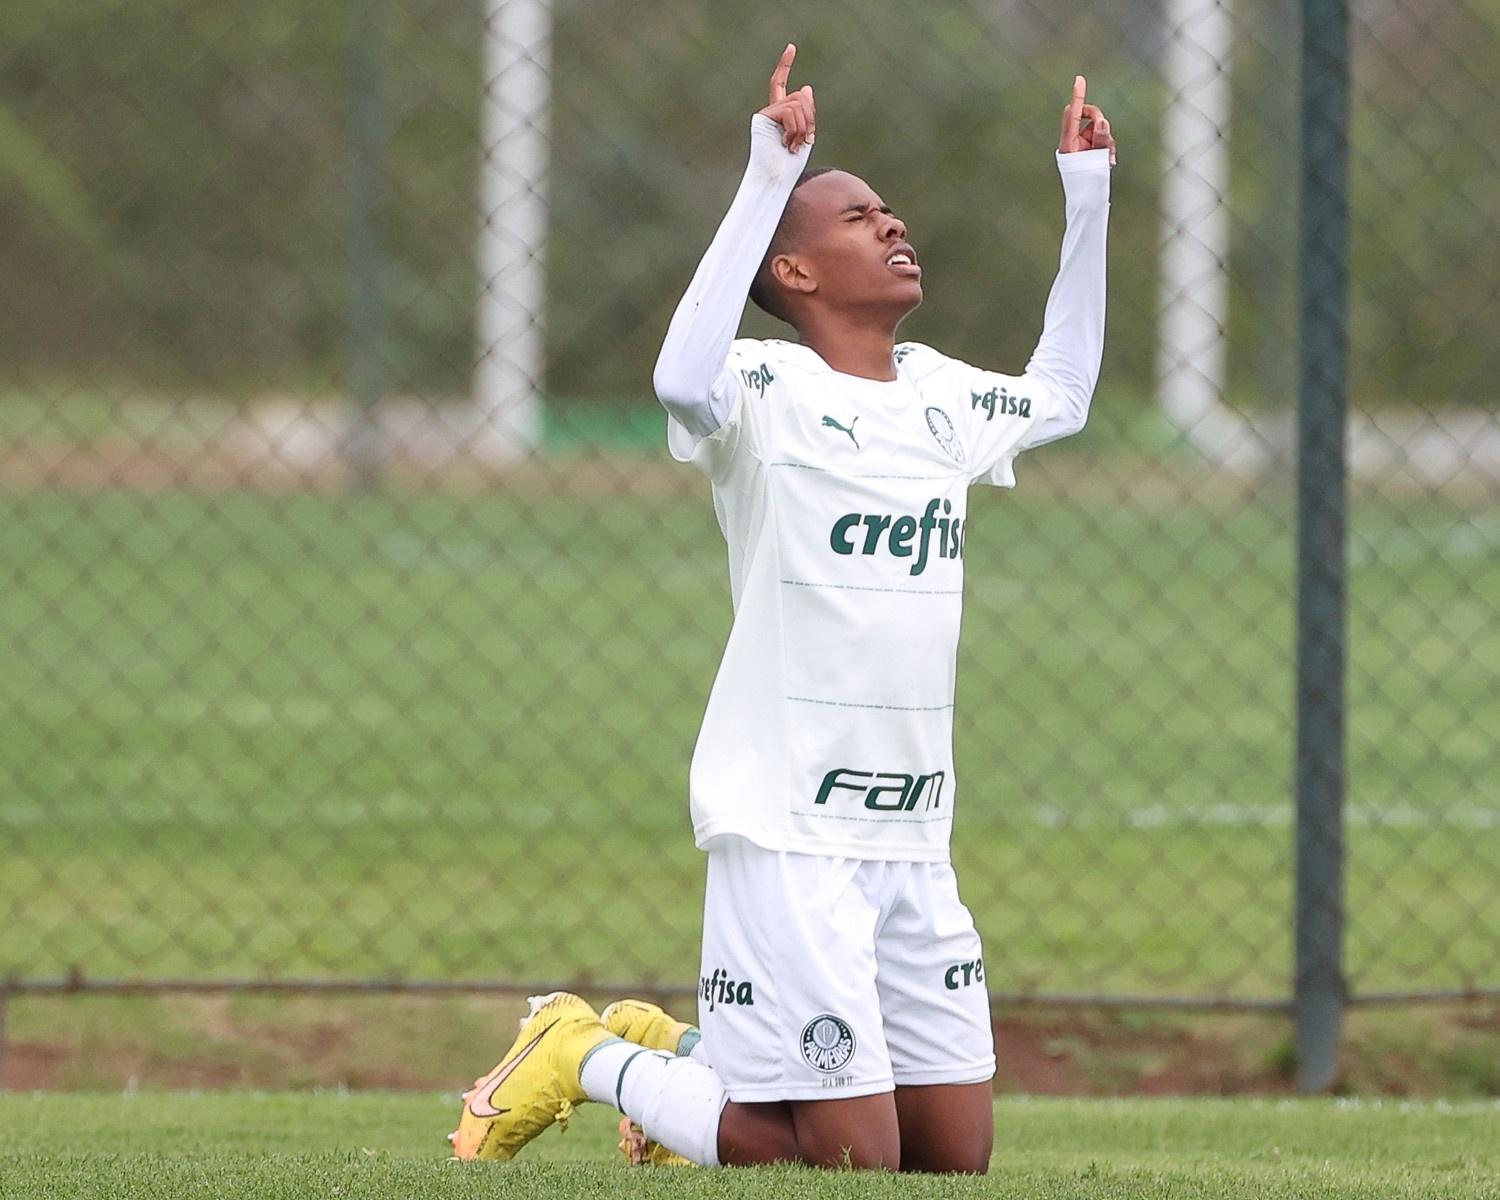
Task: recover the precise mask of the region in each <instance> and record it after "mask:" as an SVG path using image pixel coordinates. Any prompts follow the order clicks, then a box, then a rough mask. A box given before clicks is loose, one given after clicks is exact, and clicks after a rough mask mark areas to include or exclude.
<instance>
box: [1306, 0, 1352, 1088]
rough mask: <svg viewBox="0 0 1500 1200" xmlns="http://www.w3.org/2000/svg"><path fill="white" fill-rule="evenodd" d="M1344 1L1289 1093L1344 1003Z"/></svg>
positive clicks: (1323, 73) (1313, 176) (1316, 332)
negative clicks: (1294, 1071)
mask: <svg viewBox="0 0 1500 1200" xmlns="http://www.w3.org/2000/svg"><path fill="white" fill-rule="evenodd" d="M1348 26H1349V13H1348V0H1303V3H1302V140H1301V145H1302V162H1301V172H1300V175H1301V214H1302V219H1301V233H1300V243H1301V244H1300V251H1299V258H1300V267H1301V269H1300V281H1299V293H1298V307H1299V313H1298V318H1299V325H1300V330H1301V353H1300V358H1301V361H1300V365H1299V388H1298V409H1299V415H1298V446H1299V450H1298V458H1297V751H1296V753H1297V772H1296V775H1297V900H1296V907H1297V913H1296V928H1297V933H1296V965H1295V970H1296V975H1295V985H1294V986H1295V996H1294V1007H1295V1013H1296V1026H1297V1087H1298V1089H1299V1090H1300V1091H1304V1092H1314V1091H1323V1090H1325V1089H1326V1088H1328V1087H1329V1086H1330V1085H1331V1084H1332V1083H1333V1082H1334V1079H1335V1077H1336V1075H1337V1072H1338V1056H1339V1034H1340V1027H1341V1024H1342V1020H1343V1006H1344V970H1343V940H1344V925H1343V922H1344V905H1343V881H1344V880H1343V876H1344V831H1343V802H1344V704H1345V681H1344V657H1345V655H1344V651H1345V647H1344V624H1345V612H1346V607H1347V595H1346V579H1345V568H1346V560H1347V546H1346V534H1345V507H1346V496H1345V492H1346V481H1345V462H1344V454H1345V451H1344V425H1345V408H1346V405H1347V400H1348V396H1347V389H1348V341H1349V321H1348V293H1349V195H1348V155H1349V145H1348V114H1349V39H1348Z"/></svg>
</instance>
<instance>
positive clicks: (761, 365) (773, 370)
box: [728, 338, 832, 394]
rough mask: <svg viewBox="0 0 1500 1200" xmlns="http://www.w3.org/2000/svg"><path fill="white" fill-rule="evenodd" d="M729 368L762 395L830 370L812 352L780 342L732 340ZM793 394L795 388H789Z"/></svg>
mask: <svg viewBox="0 0 1500 1200" xmlns="http://www.w3.org/2000/svg"><path fill="white" fill-rule="evenodd" d="M728 365H729V367H730V369H731V370H733V371H735V372H736V373H737V374H738V375H739V377H740V379H741V380H742V381H743V382H745V383H746V384H748V385H749V386H750V387H752V388H754V389H755V390H756V391H758V392H761V393H762V394H764V393H765V392H766V391H767V390H769V389H770V388H771V386H772V385H773V384H777V383H792V382H793V381H795V380H797V379H800V378H802V377H804V376H808V375H820V374H827V373H828V372H829V371H830V370H831V369H832V368H830V367H829V365H828V364H827V363H826V362H824V361H823V359H822V358H821V357H820V356H819V355H818V353H817V352H816V351H814V350H810V349H808V348H807V347H806V346H802V345H799V344H798V343H796V342H786V341H782V340H781V339H780V338H736V339H735V340H734V342H733V343H732V344H731V345H730V348H729V364H728ZM793 390H795V384H794V386H793Z"/></svg>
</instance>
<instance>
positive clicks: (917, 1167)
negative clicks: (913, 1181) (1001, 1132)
mask: <svg viewBox="0 0 1500 1200" xmlns="http://www.w3.org/2000/svg"><path fill="white" fill-rule="evenodd" d="M901 1169H902V1170H903V1171H906V1172H909V1173H912V1174H922V1175H988V1174H989V1173H990V1147H988V1146H975V1147H972V1148H965V1149H962V1150H957V1151H938V1152H937V1153H930V1154H921V1155H916V1154H907V1155H906V1157H905V1159H904V1160H903V1162H902V1164H901Z"/></svg>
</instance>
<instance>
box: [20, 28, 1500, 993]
mask: <svg viewBox="0 0 1500 1200" xmlns="http://www.w3.org/2000/svg"><path fill="white" fill-rule="evenodd" d="M788 37H793V38H795V39H796V40H797V41H798V43H799V46H800V47H801V50H800V53H799V57H798V61H797V67H796V71H795V74H794V79H793V83H794V85H795V84H799V83H801V82H812V83H814V85H815V86H816V88H817V92H818V98H819V108H820V118H821V119H820V124H821V128H820V130H819V133H820V137H819V140H818V147H817V153H816V160H817V161H818V162H821V163H823V164H836V165H840V166H843V167H846V168H847V169H851V170H854V171H856V172H857V173H859V174H861V175H863V176H864V177H866V178H867V179H868V180H870V182H871V183H872V184H873V185H874V186H875V188H876V189H877V190H878V191H880V192H881V193H882V195H883V196H884V198H885V199H886V200H887V201H888V202H889V203H890V204H891V205H892V206H893V207H894V208H895V210H896V211H897V212H898V213H899V214H900V215H901V216H903V217H904V218H905V219H906V221H907V222H908V224H909V226H910V228H911V230H912V237H913V240H914V241H915V243H916V244H917V246H918V247H919V248H920V250H921V252H922V257H923V263H924V267H925V269H926V276H927V291H928V299H927V302H926V304H925V305H924V307H923V308H922V309H921V310H920V311H919V312H918V313H917V314H916V315H915V316H914V317H913V318H912V319H911V321H910V322H909V323H908V325H907V326H906V327H905V329H904V331H903V332H904V334H905V336H909V337H911V338H913V339H916V340H921V341H926V342H930V343H932V344H935V345H937V346H939V347H940V348H942V349H943V350H945V351H947V352H948V353H951V354H954V355H957V356H960V357H964V358H967V359H968V360H970V361H973V362H978V363H982V364H985V365H988V366H993V367H996V368H998V369H1011V370H1015V369H1019V367H1020V365H1021V364H1023V363H1024V361H1025V359H1026V357H1027V354H1028V353H1029V350H1030V347H1031V345H1032V343H1033V341H1034V339H1035V337H1036V335H1037V333H1038V331H1039V328H1040V321H1041V311H1042V305H1043V301H1044V299H1045V295H1046V290H1047V287H1048V286H1049V284H1050V281H1051V276H1052V272H1053V268H1054V266H1055V261H1056V247H1057V243H1058V239H1059V236H1060V233H1061V204H1060V197H1059V189H1058V185H1057V181H1056V178H1055V172H1054V170H1053V167H1052V164H1051V161H1050V160H1051V151H1052V148H1053V146H1054V145H1055V138H1056V125H1057V111H1058V110H1059V108H1060V107H1061V105H1062V103H1063V101H1064V100H1065V99H1066V95H1067V91H1068V86H1069V83H1070V81H1071V79H1072V76H1073V74H1074V73H1075V71H1078V70H1082V71H1084V72H1085V73H1087V75H1088V76H1089V81H1090V98H1091V99H1095V100H1097V101H1098V102H1099V103H1101V104H1102V105H1103V106H1104V107H1105V108H1106V111H1108V112H1109V113H1110V116H1111V120H1112V124H1113V126H1114V130H1115V132H1116V134H1117V136H1118V137H1119V139H1120V145H1121V149H1120V166H1119V168H1118V170H1117V172H1116V174H1115V178H1114V209H1113V231H1112V256H1111V272H1112V276H1111V310H1110V314H1111V315H1110V341H1109V348H1108V351H1107V354H1106V362H1105V368H1104V375H1103V382H1102V384H1101V388H1100V392H1099V394H1098V396H1097V397H1096V401H1095V410H1094V417H1093V419H1092V421H1091V424H1090V427H1089V429H1088V430H1087V431H1086V432H1085V433H1084V434H1083V435H1081V436H1080V437H1078V438H1076V439H1073V440H1071V441H1069V442H1066V443H1061V444H1058V445H1055V446H1050V447H1047V448H1044V449H1042V450H1039V451H1036V452H1034V453H1033V454H1029V455H1027V456H1026V457H1025V459H1024V460H1023V462H1022V467H1021V471H1020V474H1021V481H1020V486H1019V487H1018V489H1017V490H1015V491H1014V492H1013V493H1005V494H985V495H978V494H976V496H975V497H974V501H973V508H972V510H971V523H970V538H971V544H970V545H969V547H968V550H967V554H966V562H967V564H968V574H969V580H968V585H967V596H966V615H965V632H964V641H963V645H962V648H961V652H960V668H959V693H960V694H959V697H958V707H957V724H956V739H957V755H958V771H959V775H960V778H961V780H962V783H963V788H962V793H963V794H962V801H961V804H960V807H959V811H958V815H957V827H956V832H955V837H954V846H953V850H954V857H955V860H956V862H957V865H958V870H959V877H960V880H961V881H962V883H963V886H964V892H965V898H966V900H967V902H968V903H969V905H970V907H971V908H972V909H973V910H974V913H975V916H976V918H977V919H978V922H979V926H980V929H981V931H982V933H983V935H984V937H985V942H986V966H987V977H988V980H989V982H990V985H991V987H992V988H993V989H994V991H995V992H996V993H997V994H999V995H1002V996H1011V997H1050V998H1053V999H1079V1000H1087V1001H1090V1002H1100V1001H1106V1002H1107V1001H1110V1000H1118V999H1121V998H1130V999H1133V1000H1137V1001H1140V1000H1146V1001H1157V1002H1167V1003H1174V1002H1180V1003H1192V1004H1205V1005H1210V1004H1230V1005H1256V1004H1263V1005H1275V1006H1284V1005H1285V1003H1286V997H1287V996H1288V994H1289V992H1290V989H1291V986H1292V973H1293V965H1292V964H1293V946H1292V941H1293V935H1292V912H1293V855H1294V840H1293V830H1294V817H1293V804H1292V799H1291V797H1292V785H1293V762H1294V756H1293V750H1294V747H1293V728H1294V701H1295V690H1294V672H1293V663H1294V650H1295V633H1296V629H1295V583H1296V575H1295V569H1296V554H1295V540H1294V530H1295V526H1296V521H1297V511H1296V492H1295V488H1294V487H1293V460H1294V457H1295V455H1294V450H1295V438H1294V429H1295V413H1296V389H1297V366H1296V353H1295V347H1296V344H1297V328H1296V291H1295V288H1296V279H1297V221H1296V212H1297V175H1298V162H1297V151H1296V147H1297V129H1298V125H1297V107H1296V105H1297V95H1298V79H1297V48H1298V45H1299V35H1298V28H1297V12H1296V10H1295V7H1294V6H1293V5H1292V4H1291V3H1290V2H1289V0H1217V2H1216V0H1168V2H1167V3H1165V4H1164V5H1158V4H1156V3H1149V4H1148V3H1145V2H1144V0H1131V2H1129V3H1113V4H1085V5H1083V6H1082V7H1081V8H1080V7H1079V6H1076V5H1075V6H1071V7H1069V8H1067V9H1066V10H1064V9H1060V8H1057V7H1055V6H1048V5H1044V4H1041V3H1038V2H1036V0H955V2H954V3H949V4H942V5H936V6H920V5H919V6H911V5H897V4H896V3H894V2H893V0H866V2H864V3H861V4H858V5H854V4H848V5H824V6H819V7H817V8H816V9H814V10H809V9H808V7H807V6H805V5H791V4H787V3H784V2H782V0H776V2H774V3H771V4H766V5H757V6H750V7H747V6H742V5H729V4H688V3H681V2H671V3H658V4H653V5H643V4H639V3H627V2H625V0H591V2H589V3H582V2H580V0H555V3H553V4H551V5H548V4H547V3H545V2H544V0H491V3H490V7H489V9H488V10H486V11H482V10H481V6H480V5H478V4H475V3H458V2H457V0H429V2H426V3H422V4H419V5H414V6H412V5H396V4H391V3H382V2H381V0H349V2H348V3H345V4H342V5H333V4H314V5H306V4H292V3H289V2H286V0H271V2H270V3H266V4H262V5H257V6H255V8H254V11H253V13H247V12H245V11H242V10H240V9H238V8H233V7H225V6H223V5H218V4H211V3H206V2H203V0H140V2H137V3H132V4H130V5H112V4H104V3H97V2H93V3H87V2H80V0H60V2H59V3H55V4H49V5H46V6H28V5H10V6H6V7H5V8H4V9H0V63H3V66H0V278H3V279H4V280H5V286H4V288H3V290H0V646H3V662H4V670H3V671H0V714H3V716H0V986H3V987H9V988H12V989H22V988H37V987H47V988H52V987H75V986H85V987H87V986H113V985H119V984H122V983H132V984H144V985H156V984H168V983H172V984H176V985H179V986H182V985H193V986H221V985H226V984H231V983H232V984H235V985H238V986H248V985H255V986H271V985H275V986H281V985H285V986H319V985H322V986H327V985H339V986H343V985H349V986H355V985H361V986H363V985H368V986H375V987H381V986H395V985H413V984H430V985H434V986H454V987H470V986H472V987H479V986H494V985H515V986H530V985H540V984H543V983H546V982H555V981H570V982H578V981H583V982H590V981H592V982H593V983H595V984H599V985H604V984H609V985H616V984H618V985H622V986H623V985H626V984H628V985H630V986H649V987H654V988H657V989H662V990H669V989H673V988H682V989H684V990H687V989H690V988H691V984H692V981H693V980H694V979H695V978H696V975H697V961H696V950H697V938H698V930H699V921H700V911H699V905H700V901H701V887H702V875H703V865H702V861H701V856H700V855H699V854H698V852H697V851H696V850H694V848H693V846H692V841H691V834H690V831H689V828H688V822H687V811H686V808H687V800H686V791H687V787H686V782H687V763H688V758H689V754H690V751H691V748H692V742H693V738H694V735H695V733H696V729H697V722H698V719H699V717H700V716H701V713H702V708H703V704H704V701H705V698H706V696H707V693H708V688H709V685H710V682H711V680H712V678H713V673H714V669H715V667H716V665H717V662H718V656H719V652H720V650H721V648H722V645H723V642H724V638H725V634H726V631H727V628H728V623H729V617H730V610H729V598H728V588H727V576H726V566H725V555H724V549H723V545H722V540H721V537H720V535H719V532H718V529H717V527H716V524H715V520H714V515H713V512H712V508H711V505H710V503H709V499H708V495H707V489H706V485H705V484H704V483H703V481H702V480H701V479H700V478H699V477H697V476H696V475H695V474H694V473H693V472H691V471H688V470H687V469H685V468H680V467H677V466H675V465H674V464H672V463H671V462H670V460H669V459H668V457H667V455H666V454H665V452H664V417H663V415H662V413H661V411H660V409H659V408H658V407H657V406H656V404H655V402H654V400H653V398H652V396H651V395H650V369H651V363H652V361H653V359H654V356H655V352H656V349H657V347H658V345H659V343H660V339H661V336H662V334H663V332H664V330H665V327H666V324H667V320H668V317H669V315H670V313H671V311H672V308H673V306H674V304H675V302H676V300H677V298H678V296H679V295H680V293H681V291H682V289H683V288H684V287H685V285H686V283H687V280H688V278H689V277H690V275H691V273H692V270H693V267H694V264H695V263H696V261H697V257H698V255H699V254H700V253H701V251H702V250H703V248H704V247H705V246H706V245H707V242H708V239H709V237H710V235H711V233H712V230H713V228H714V226H715V224H716V221H717V219H718V217H719V215H720V214H721V212H722V210H723V209H724V207H725V206H726V205H727V202H728V200H729V197H730V196H731V194H732V192H733V189H734V187H735V184H736V182H737V180H738V178H739V174H740V170H741V167H742V163H743V159H744V154H745V149H746V142H747V125H748V115H749V113H750V112H751V111H752V110H753V109H754V108H755V107H757V106H758V104H759V103H761V102H762V100H761V94H762V90H763V87H764V83H763V80H764V77H765V76H767V75H768V74H769V71H770V68H771V66H772V65H773V63H774V61H775V58H776V55H777V53H778V52H779V50H780V48H781V46H782V45H783V44H784V43H785V42H786V40H787V39H788ZM1352 39H1353V41H1352V44H1353V89H1354V90H1353V114H1352V121H1351V124H1350V127H1349V134H1350V139H1351V163H1350V170H1351V181H1352V211H1353V218H1352V220H1353V226H1352V252H1351V257H1350V260H1349V270H1350V274H1351V279H1352V295H1351V303H1352V310H1351V312H1352V316H1351V324H1350V336H1351V339H1352V364H1351V370H1352V375H1351V380H1350V395H1351V411H1350V418H1349V425H1350V428H1349V465H1350V474H1349V488H1350V518H1349V574H1348V586H1349V609H1348V630H1349V635H1348V636H1349V641H1348V648H1349V660H1348V661H1349V671H1348V677H1347V709H1346V712H1345V722H1346V729H1347V755H1348V757H1347V801H1346V804H1345V807H1344V829H1345V842H1344V852H1345V897H1346V912H1347V925H1346V929H1345V942H1344V945H1345V963H1344V969H1345V976H1344V977H1345V980H1346V984H1347V988H1348V990H1349V992H1350V993H1351V994H1352V995H1353V996H1354V997H1356V998H1359V997H1364V998H1378V997H1380V996H1386V997H1395V996H1398V995H1399V996H1408V997H1409V996H1414V995H1417V994H1425V993H1430V994H1450V995H1451V994H1458V993H1470V992H1479V991H1486V990H1487V991H1489V992H1490V993H1491V994H1493V993H1494V992H1495V990H1496V989H1497V987H1500V793H1497V780H1500V515H1497V514H1500V508H1497V503H1496V502H1497V500H1500V416H1497V385H1496V379H1497V378H1500V351H1497V340H1496V338H1495V336H1494V332H1493V331H1494V330H1495V328H1496V327H1497V326H1500V282H1497V281H1500V249H1497V247H1500V183H1497V180H1500V136H1497V133H1496V131H1495V126H1494V123H1493V122H1492V121H1490V120H1488V119H1487V118H1486V116H1485V113H1486V111H1487V106H1488V102H1489V101H1492V100H1495V99H1497V98H1500V82H1497V81H1500V4H1497V3H1496V2H1495V0H1463V2H1458V3H1439V4H1419V3H1417V0H1356V3H1354V5H1353V24H1352ZM476 297H477V298H478V299H477V300H476ZM747 329H749V330H750V331H751V332H752V333H755V334H759V335H766V334H773V333H774V332H775V327H774V326H773V325H772V324H771V323H770V322H769V320H767V319H764V318H762V317H760V315H759V314H752V315H751V316H750V317H749V318H748V319H747ZM476 346H477V347H478V349H476ZM7 981H8V982H7Z"/></svg>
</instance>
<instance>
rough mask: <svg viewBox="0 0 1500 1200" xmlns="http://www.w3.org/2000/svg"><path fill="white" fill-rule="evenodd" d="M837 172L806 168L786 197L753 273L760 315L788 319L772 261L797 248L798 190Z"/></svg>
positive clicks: (753, 292) (752, 293)
mask: <svg viewBox="0 0 1500 1200" xmlns="http://www.w3.org/2000/svg"><path fill="white" fill-rule="evenodd" d="M839 169H840V168H838V167H809V168H808V169H807V170H805V171H803V172H802V174H801V175H800V176H799V177H798V178H797V182H796V183H794V184H793V185H792V194H791V195H790V196H788V197H787V201H786V208H784V209H783V210H782V212H781V220H780V221H779V222H778V223H777V225H776V232H775V233H773V234H772V235H771V244H770V246H769V247H767V249H766V256H765V258H763V259H761V262H760V269H759V270H757V271H756V272H755V279H754V281H753V282H752V283H751V284H750V299H751V300H753V301H755V307H756V308H758V309H760V310H761V312H765V313H770V314H771V316H773V317H776V318H777V319H778V320H781V321H785V320H786V319H787V315H786V310H785V307H784V306H783V305H782V303H781V297H780V296H779V295H778V294H777V289H776V279H775V277H774V276H773V275H772V274H771V260H772V259H773V258H775V257H776V256H777V255H778V254H785V253H786V252H787V251H788V250H791V249H793V248H794V247H795V245H796V241H797V233H798V231H799V222H798V218H797V213H796V209H797V189H798V188H800V187H801V186H802V185H803V184H804V183H806V182H807V181H808V180H809V179H816V178H817V177H818V176H819V175H827V174H830V173H831V172H833V171H837V170H839Z"/></svg>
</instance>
